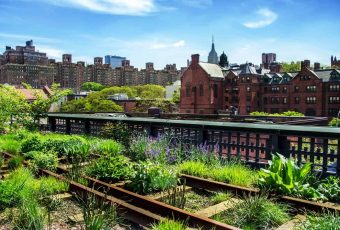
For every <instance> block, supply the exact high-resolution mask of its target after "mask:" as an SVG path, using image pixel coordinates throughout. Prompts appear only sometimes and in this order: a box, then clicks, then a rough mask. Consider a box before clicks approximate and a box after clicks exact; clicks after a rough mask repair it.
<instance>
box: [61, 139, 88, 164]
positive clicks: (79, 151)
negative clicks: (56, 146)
mask: <svg viewBox="0 0 340 230" xmlns="http://www.w3.org/2000/svg"><path fill="white" fill-rule="evenodd" d="M64 153H65V156H66V158H67V160H68V161H69V162H73V163H74V162H83V161H84V160H85V159H86V158H87V157H88V156H89V155H90V145H89V143H87V142H85V143H81V142H78V143H76V144H73V145H69V146H67V147H64Z"/></svg>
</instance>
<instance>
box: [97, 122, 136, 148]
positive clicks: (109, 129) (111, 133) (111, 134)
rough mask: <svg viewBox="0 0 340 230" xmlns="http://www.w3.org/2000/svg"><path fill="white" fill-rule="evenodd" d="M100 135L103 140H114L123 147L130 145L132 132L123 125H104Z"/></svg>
mask: <svg viewBox="0 0 340 230" xmlns="http://www.w3.org/2000/svg"><path fill="white" fill-rule="evenodd" d="M101 133H102V136H103V137H104V138H110V139H114V140H116V141H118V142H120V143H121V144H123V145H124V146H125V147H128V146H129V145H130V141H131V136H132V132H131V130H130V129H129V127H128V126H127V125H126V124H124V123H121V122H118V123H106V124H105V126H104V127H103V128H102V132H101Z"/></svg>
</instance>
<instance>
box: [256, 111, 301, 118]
mask: <svg viewBox="0 0 340 230" xmlns="http://www.w3.org/2000/svg"><path fill="white" fill-rule="evenodd" d="M250 115H251V116H276V117H279V116H286V117H303V116H305V115H304V114H303V113H300V112H296V111H291V110H289V111H286V112H283V113H267V112H261V111H255V112H251V113H250Z"/></svg>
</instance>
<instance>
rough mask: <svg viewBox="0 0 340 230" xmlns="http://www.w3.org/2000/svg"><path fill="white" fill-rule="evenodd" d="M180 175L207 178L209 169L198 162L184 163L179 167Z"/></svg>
mask: <svg viewBox="0 0 340 230" xmlns="http://www.w3.org/2000/svg"><path fill="white" fill-rule="evenodd" d="M179 168H180V171H181V173H185V174H189V175H192V176H198V177H207V175H208V172H209V168H208V167H207V166H206V165H205V164H204V163H202V162H199V161H185V162H183V163H182V164H180V166H179Z"/></svg>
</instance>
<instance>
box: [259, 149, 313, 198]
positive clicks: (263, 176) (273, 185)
mask: <svg viewBox="0 0 340 230" xmlns="http://www.w3.org/2000/svg"><path fill="white" fill-rule="evenodd" d="M268 163H269V168H268V169H261V171H260V172H259V175H260V179H259V183H260V185H261V186H263V187H266V188H269V189H274V190H276V191H277V192H282V193H286V194H291V193H292V191H293V189H294V188H296V187H297V186H299V185H302V184H304V182H305V180H306V177H307V176H308V174H309V172H310V170H311V164H310V163H307V164H305V165H304V166H303V167H301V168H300V167H299V166H297V165H296V164H295V163H294V162H293V161H292V160H291V159H286V158H285V157H284V156H282V155H281V154H278V153H277V154H273V155H272V160H271V161H269V162H268Z"/></svg>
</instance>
